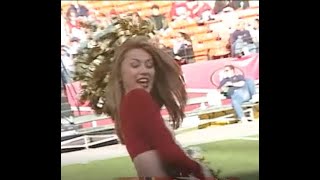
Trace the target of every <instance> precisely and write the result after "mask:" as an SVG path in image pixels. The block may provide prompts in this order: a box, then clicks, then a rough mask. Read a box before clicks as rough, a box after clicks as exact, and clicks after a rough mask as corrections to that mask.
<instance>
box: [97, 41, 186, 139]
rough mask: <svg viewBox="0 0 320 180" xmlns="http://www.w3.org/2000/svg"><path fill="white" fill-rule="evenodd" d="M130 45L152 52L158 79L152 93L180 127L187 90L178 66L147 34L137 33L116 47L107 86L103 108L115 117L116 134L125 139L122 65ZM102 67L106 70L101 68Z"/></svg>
mask: <svg viewBox="0 0 320 180" xmlns="http://www.w3.org/2000/svg"><path fill="white" fill-rule="evenodd" d="M131 49H143V50H144V51H146V52H147V53H149V54H150V55H151V57H152V59H153V61H154V65H155V66H154V67H155V77H154V78H155V79H154V84H153V87H152V90H151V92H150V93H151V96H152V97H153V99H154V100H155V101H156V102H157V103H158V104H159V106H160V107H162V106H165V107H166V108H167V110H168V112H169V116H170V119H171V120H172V123H173V128H174V129H176V128H178V127H179V125H180V122H181V121H182V119H183V118H184V117H185V114H184V107H185V105H186V102H187V93H186V90H185V87H184V84H183V81H182V80H181V78H180V70H179V66H178V65H177V64H176V63H175V61H174V60H173V58H172V57H171V56H170V55H168V54H167V53H165V52H163V51H162V50H161V49H159V48H157V47H155V46H154V45H152V44H151V42H150V39H149V38H147V37H144V36H136V37H133V38H130V39H128V40H127V41H126V42H124V43H123V44H122V45H121V46H120V47H119V48H117V49H116V51H115V56H114V58H115V59H114V65H113V69H112V71H111V74H110V79H109V84H108V86H107V88H106V95H105V96H106V97H105V99H106V102H105V105H104V108H103V112H104V113H106V114H109V115H110V116H111V118H112V119H113V120H114V122H115V127H116V131H117V134H118V136H119V138H120V140H121V141H122V142H123V139H122V135H121V133H120V131H119V128H120V126H121V119H120V118H119V107H120V102H121V98H122V96H123V95H124V89H123V86H122V83H121V79H122V77H121V70H120V69H121V64H122V62H123V60H124V58H125V55H126V53H127V52H128V51H129V50H131ZM102 67H103V66H102ZM100 71H103V70H102V69H100Z"/></svg>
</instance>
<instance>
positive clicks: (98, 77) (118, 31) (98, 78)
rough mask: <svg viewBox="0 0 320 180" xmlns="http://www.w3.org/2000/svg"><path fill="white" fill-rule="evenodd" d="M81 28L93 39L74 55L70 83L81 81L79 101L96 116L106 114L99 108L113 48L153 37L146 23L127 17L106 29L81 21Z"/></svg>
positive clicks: (151, 27)
mask: <svg viewBox="0 0 320 180" xmlns="http://www.w3.org/2000/svg"><path fill="white" fill-rule="evenodd" d="M82 25H83V26H84V27H86V28H89V29H91V30H92V31H93V35H94V36H93V37H92V39H91V40H89V41H87V42H86V43H85V44H83V45H82V46H81V48H80V49H79V51H78V53H77V54H76V55H75V56H74V62H75V76H74V80H76V81H80V82H81V88H82V90H81V93H80V96H81V97H80V99H81V100H82V101H90V102H91V107H92V108H93V109H94V111H95V112H96V113H98V114H101V113H107V112H102V109H103V106H104V104H105V101H106V98H108V97H103V96H104V94H105V90H106V87H107V86H108V82H109V78H110V77H109V76H110V72H111V70H112V65H113V62H114V52H115V49H116V48H117V47H119V46H121V45H122V44H123V43H124V42H125V41H126V40H127V39H129V38H131V37H135V36H137V35H142V36H147V37H150V38H153V37H154V34H155V32H154V29H153V25H152V24H151V23H150V22H149V21H145V20H143V21H141V22H140V23H137V24H134V23H133V20H132V17H130V16H129V17H124V18H119V19H117V20H116V22H115V23H114V24H113V25H111V26H109V27H106V28H104V27H102V26H99V25H96V24H93V23H91V22H82ZM98 30H99V32H97V31H98Z"/></svg>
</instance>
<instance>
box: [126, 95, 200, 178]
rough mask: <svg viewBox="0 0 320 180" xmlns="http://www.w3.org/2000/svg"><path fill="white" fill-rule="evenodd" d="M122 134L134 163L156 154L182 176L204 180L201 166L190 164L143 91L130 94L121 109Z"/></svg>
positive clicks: (195, 163) (191, 162)
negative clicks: (141, 158) (148, 154)
mask: <svg viewBox="0 0 320 180" xmlns="http://www.w3.org/2000/svg"><path fill="white" fill-rule="evenodd" d="M120 118H121V131H122V134H123V136H124V141H125V144H126V148H127V150H128V153H129V155H130V157H131V159H134V158H135V157H136V156H137V155H139V154H141V153H143V152H146V151H149V150H157V151H158V153H159V155H160V158H161V160H162V161H163V162H165V163H167V164H168V165H172V166H174V167H176V168H178V169H179V170H180V171H181V172H182V173H183V174H190V173H193V174H194V175H195V176H196V177H197V178H200V179H204V175H203V173H202V168H201V166H200V165H199V164H198V163H197V162H196V161H193V160H191V159H190V158H189V157H188V156H187V155H186V154H185V153H184V152H183V150H182V149H181V148H180V147H179V146H178V145H177V144H176V143H175V140H174V139H173V137H172V134H171V133H170V132H169V130H168V128H167V126H166V125H165V122H164V120H163V119H162V117H161V114H160V107H159V105H157V104H156V102H155V101H154V100H153V99H152V97H151V95H150V94H149V93H148V92H146V91H145V90H143V89H135V90H132V91H130V92H129V93H127V94H126V95H125V96H124V97H123V99H122V101H121V105H120Z"/></svg>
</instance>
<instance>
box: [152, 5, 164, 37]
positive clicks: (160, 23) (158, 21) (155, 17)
mask: <svg viewBox="0 0 320 180" xmlns="http://www.w3.org/2000/svg"><path fill="white" fill-rule="evenodd" d="M151 10H152V15H151V16H150V20H151V22H152V23H153V24H154V27H155V29H156V30H157V31H164V30H166V29H167V28H168V22H167V20H166V17H165V16H164V15H162V14H160V11H159V6H158V5H153V6H152V7H151Z"/></svg>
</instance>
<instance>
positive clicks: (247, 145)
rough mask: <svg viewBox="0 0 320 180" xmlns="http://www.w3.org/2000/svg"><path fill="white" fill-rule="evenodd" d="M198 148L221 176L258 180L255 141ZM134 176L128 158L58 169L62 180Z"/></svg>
mask: <svg viewBox="0 0 320 180" xmlns="http://www.w3.org/2000/svg"><path fill="white" fill-rule="evenodd" d="M251 137H259V136H251ZM198 147H201V149H202V150H203V153H204V155H205V157H206V159H207V161H209V162H210V164H211V166H212V167H213V168H214V169H220V170H221V176H236V177H240V179H241V180H258V179H259V141H258V140H225V141H219V142H213V143H208V144H201V145H198ZM134 176H136V173H135V170H134V167H133V164H132V162H131V160H130V159H129V157H121V158H113V159H107V160H101V161H93V162H90V163H88V164H76V165H68V166H64V167H62V169H61V179H62V180H111V179H113V178H114V177H134Z"/></svg>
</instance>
